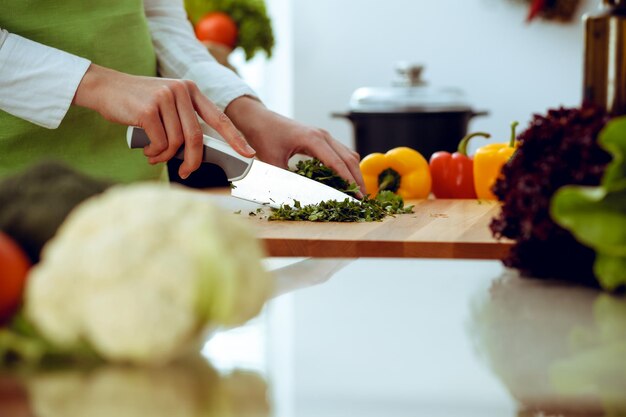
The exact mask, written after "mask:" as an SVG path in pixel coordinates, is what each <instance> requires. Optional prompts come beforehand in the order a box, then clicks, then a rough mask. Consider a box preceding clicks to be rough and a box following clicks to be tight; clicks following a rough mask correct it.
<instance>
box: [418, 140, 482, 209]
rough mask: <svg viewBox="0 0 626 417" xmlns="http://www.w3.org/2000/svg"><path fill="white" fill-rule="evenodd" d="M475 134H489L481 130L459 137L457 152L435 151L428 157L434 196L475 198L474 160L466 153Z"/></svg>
mask: <svg viewBox="0 0 626 417" xmlns="http://www.w3.org/2000/svg"><path fill="white" fill-rule="evenodd" d="M476 136H482V137H485V138H488V137H490V136H491V135H489V133H483V132H477V133H472V134H470V135H467V136H465V137H464V138H463V139H461V141H460V142H459V147H458V151H457V152H454V153H453V154H450V152H443V151H441V152H435V153H434V154H433V155H432V156H431V157H430V175H431V176H432V179H433V194H434V195H435V197H437V198H476V191H474V161H473V159H472V158H471V157H470V156H468V155H467V144H468V143H469V141H470V139H472V138H473V137H476Z"/></svg>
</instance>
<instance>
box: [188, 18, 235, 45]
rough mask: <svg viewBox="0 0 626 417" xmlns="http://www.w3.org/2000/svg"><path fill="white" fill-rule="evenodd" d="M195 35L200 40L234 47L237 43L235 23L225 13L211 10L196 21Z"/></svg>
mask: <svg viewBox="0 0 626 417" xmlns="http://www.w3.org/2000/svg"><path fill="white" fill-rule="evenodd" d="M195 29H196V37H197V38H198V39H200V40H201V41H210V42H215V43H221V44H222V45H226V46H228V47H229V48H234V47H235V44H236V43H237V25H236V24H235V21H234V20H233V19H231V17H230V16H228V15H227V14H226V13H221V12H213V13H209V14H207V15H205V16H204V17H203V18H202V19H200V20H198V22H197V23H196V27H195Z"/></svg>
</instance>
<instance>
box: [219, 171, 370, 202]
mask: <svg viewBox="0 0 626 417" xmlns="http://www.w3.org/2000/svg"><path fill="white" fill-rule="evenodd" d="M232 184H233V186H234V188H233V189H232V191H231V194H232V195H233V197H237V198H241V199H244V200H248V201H254V202H256V203H259V204H263V205H266V206H270V207H273V208H279V207H280V206H282V205H286V204H287V205H290V206H293V205H294V203H295V201H299V202H300V204H302V205H303V206H305V205H309V204H318V203H321V202H322V201H328V200H337V201H343V200H345V199H346V198H347V199H349V200H351V201H358V200H357V199H355V198H352V197H350V196H349V195H347V194H344V193H342V192H340V191H337V190H335V189H334V188H332V187H329V186H327V185H324V184H321V183H319V182H317V181H313V180H312V179H309V178H306V177H303V176H302V175H298V174H296V173H294V172H290V171H287V170H285V169H281V168H278V167H275V166H273V165H270V164H266V163H265V162H262V161H259V160H254V161H253V162H252V166H251V167H250V170H249V171H248V173H247V174H246V176H245V177H244V178H243V179H241V180H239V181H233V183H232Z"/></svg>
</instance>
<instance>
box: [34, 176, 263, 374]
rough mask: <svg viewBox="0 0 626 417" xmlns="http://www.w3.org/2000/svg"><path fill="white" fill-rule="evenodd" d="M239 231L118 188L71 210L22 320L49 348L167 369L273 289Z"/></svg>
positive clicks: (205, 209) (189, 196)
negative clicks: (166, 364) (166, 365)
mask: <svg viewBox="0 0 626 417" xmlns="http://www.w3.org/2000/svg"><path fill="white" fill-rule="evenodd" d="M262 257H263V253H262V250H261V248H260V245H259V243H258V241H257V240H256V239H255V238H254V237H253V236H252V234H251V233H250V231H249V230H247V227H246V225H244V224H243V223H242V222H241V220H240V219H237V218H236V217H234V216H232V215H231V214H230V213H224V212H222V211H221V210H220V209H219V208H218V207H216V206H215V205H214V204H212V203H211V201H210V200H208V199H207V198H206V197H204V196H202V195H200V194H197V193H193V192H190V191H185V190H184V189H182V188H177V187H168V186H166V185H159V184H138V185H126V186H116V187H113V188H111V189H109V190H108V191H106V192H105V193H103V194H100V195H98V196H95V197H92V198H90V199H89V200H87V201H86V202H84V203H83V204H81V205H80V206H78V207H77V208H76V209H75V210H74V211H73V212H72V213H71V214H70V216H69V217H68V218H67V220H66V221H65V222H64V223H63V225H62V226H61V228H60V229H59V231H58V233H57V234H56V236H55V237H54V238H53V239H52V240H51V241H50V242H49V243H48V244H47V245H46V246H45V248H44V251H43V253H42V261H41V262H40V263H39V264H38V265H37V266H36V267H35V268H33V270H32V272H31V275H30V276H29V281H28V285H27V289H26V299H25V311H26V314H27V316H28V318H29V319H30V320H31V321H32V322H33V324H34V325H35V326H36V328H37V329H38V330H39V331H40V332H41V334H42V335H43V336H44V337H45V338H46V339H48V340H49V341H50V342H52V343H54V344H55V345H57V346H60V347H62V348H67V349H69V350H71V349H74V348H78V347H79V346H80V347H83V346H84V345H85V344H87V346H89V347H90V348H91V349H93V350H94V351H95V352H96V353H97V354H98V355H100V356H101V357H103V358H104V359H107V360H111V361H118V362H131V363H141V364H151V363H164V362H168V361H170V360H171V359H173V358H175V357H177V356H179V355H180V354H183V353H187V351H188V350H190V349H191V348H197V347H198V345H197V342H199V341H200V338H201V337H202V336H203V334H204V333H205V331H206V329H207V328H211V327H218V326H234V325H239V324H243V323H244V322H246V321H247V320H249V319H250V318H252V317H254V316H255V315H257V314H258V313H259V311H260V310H261V308H262V306H263V305H264V303H265V301H266V300H267V299H268V297H269V296H270V293H271V291H272V287H273V282H272V278H271V276H270V275H269V274H268V273H267V272H266V271H265V269H264V268H263V266H262V263H261V261H262Z"/></svg>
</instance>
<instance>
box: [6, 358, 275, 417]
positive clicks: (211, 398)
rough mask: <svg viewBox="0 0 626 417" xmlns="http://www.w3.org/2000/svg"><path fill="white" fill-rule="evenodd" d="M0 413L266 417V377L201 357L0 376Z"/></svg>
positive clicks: (17, 416)
mask: <svg viewBox="0 0 626 417" xmlns="http://www.w3.org/2000/svg"><path fill="white" fill-rule="evenodd" d="M0 416H7V417H95V416H110V417H113V416H115V417H146V416H150V417H173V416H176V417H265V416H270V406H269V403H268V402H267V383H266V381H265V379H264V378H263V377H262V376H261V375H259V374H257V373H254V372H250V371H234V372H231V373H229V374H220V373H218V372H217V371H216V370H215V369H214V368H213V367H212V366H211V365H210V364H209V363H208V362H207V361H206V360H204V359H203V358H200V357H198V358H190V359H187V360H186V361H184V362H179V363H175V364H171V365H168V366H165V367H159V368H141V367H124V366H113V365H101V366H97V367H95V368H92V369H71V368H70V369H56V370H52V369H51V370H40V371H38V372H36V373H27V374H22V375H20V374H18V375H14V376H12V377H6V376H5V377H0Z"/></svg>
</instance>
